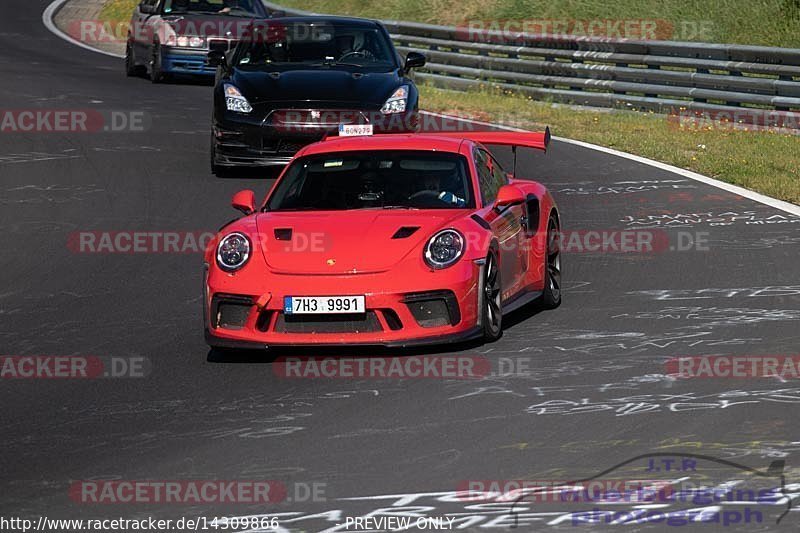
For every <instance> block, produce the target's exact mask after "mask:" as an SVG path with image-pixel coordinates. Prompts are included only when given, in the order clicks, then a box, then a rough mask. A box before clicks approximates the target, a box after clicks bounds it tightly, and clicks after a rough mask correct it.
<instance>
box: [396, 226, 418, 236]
mask: <svg viewBox="0 0 800 533" xmlns="http://www.w3.org/2000/svg"><path fill="white" fill-rule="evenodd" d="M418 229H419V226H403V227H402V228H400V229H398V230H397V231H396V232H395V233H394V235H392V239H405V238H406V237H411V236H412V235H414V233H416V231H417V230H418Z"/></svg>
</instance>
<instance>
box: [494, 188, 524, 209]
mask: <svg viewBox="0 0 800 533" xmlns="http://www.w3.org/2000/svg"><path fill="white" fill-rule="evenodd" d="M524 201H525V194H524V193H523V192H522V191H521V190H520V189H519V188H518V187H515V186H514V185H503V186H502V187H500V190H499V191H497V199H496V200H495V201H494V208H495V209H501V208H503V207H509V206H512V205H517V204H521V203H523V202H524Z"/></svg>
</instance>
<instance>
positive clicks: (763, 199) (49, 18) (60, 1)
mask: <svg viewBox="0 0 800 533" xmlns="http://www.w3.org/2000/svg"><path fill="white" fill-rule="evenodd" d="M68 1H69V0H55V1H54V2H53V3H52V4H50V5H49V6H47V9H45V10H44V13H43V14H42V22H44V25H45V26H46V27H47V29H49V30H50V31H51V32H53V33H54V34H55V35H57V36H58V37H61V38H62V39H64V40H65V41H68V42H70V43H72V44H74V45H76V46H80V47H81V48H85V49H87V50H91V51H93V52H97V53H100V54H104V55H107V56H111V57H117V58H124V57H125V56H124V55H120V54H113V53H111V52H105V51H103V50H99V49H97V48H93V47H91V46H89V45H87V44H85V43H82V42H80V41H78V40H77V39H73V38H72V37H70V36H69V35H67V34H66V33H64V32H62V31H61V30H60V29H58V28H57V27H56V25H55V23H54V22H53V16H54V14H55V13H56V12H57V11H58V10H59V9H60V8H61V6H62V5H64V4H65V3H66V2H68ZM423 113H426V114H428V115H431V116H434V117H440V118H449V119H456V120H460V121H462V122H470V123H472V124H478V125H481V126H489V127H492V128H497V129H501V130H506V131H518V132H524V131H528V130H524V129H522V128H514V127H511V126H503V125H501V124H492V123H491V122H484V121H481V120H472V119H468V118H463V117H454V116H451V115H445V114H442V113H433V112H431V111H423ZM553 139H555V140H557V141H560V142H564V143H569V144H573V145H575V146H580V147H582V148H588V149H589V150H595V151H598V152H603V153H606V154H609V155H613V156H616V157H622V158H624V159H630V160H631V161H636V162H637V163H641V164H643V165H649V166H651V167H655V168H658V169H661V170H664V171H666V172H671V173H673V174H677V175H679V176H684V177H686V178H689V179H693V180H695V181H699V182H701V183H705V184H706V185H711V186H712V187H717V188H718V189H722V190H725V191H728V192H730V193H733V194H738V195H739V196H742V197H744V198H748V199H750V200H753V201H755V202H758V203H761V204H764V205H767V206H769V207H772V208H775V209H778V210H780V211H784V212H786V213H791V214H793V215H799V216H800V205H794V204H790V203H789V202H784V201H783V200H778V199H777V198H771V197H769V196H766V195H763V194H760V193H757V192H754V191H751V190H749V189H745V188H744V187H739V186H738V185H732V184H730V183H725V182H724V181H719V180H715V179H714V178H710V177H708V176H704V175H702V174H698V173H696V172H692V171H691V170H685V169H682V168H679V167H675V166H672V165H668V164H666V163H661V162H659V161H654V160H652V159H647V158H646V157H641V156H638V155H633V154H629V153H627V152H620V151H619V150H614V149H612V148H606V147H604V146H598V145H596V144H591V143H587V142H583V141H576V140H573V139H567V138H564V137H553Z"/></svg>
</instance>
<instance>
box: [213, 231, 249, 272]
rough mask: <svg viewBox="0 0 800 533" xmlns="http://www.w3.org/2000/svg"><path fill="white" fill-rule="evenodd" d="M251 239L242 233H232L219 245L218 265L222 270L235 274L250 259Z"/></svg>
mask: <svg viewBox="0 0 800 533" xmlns="http://www.w3.org/2000/svg"><path fill="white" fill-rule="evenodd" d="M250 251H251V246H250V239H248V238H247V236H246V235H244V234H242V233H231V234H229V235H226V236H225V237H223V238H222V239H221V240H220V241H219V244H218V245H217V265H219V267H220V268H221V269H222V270H225V271H227V272H234V271H236V270H239V269H240V268H242V267H243V266H244V265H245V263H247V260H248V259H250Z"/></svg>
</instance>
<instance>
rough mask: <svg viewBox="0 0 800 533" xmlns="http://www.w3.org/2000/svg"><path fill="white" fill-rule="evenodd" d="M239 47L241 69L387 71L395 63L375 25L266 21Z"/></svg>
mask: <svg viewBox="0 0 800 533" xmlns="http://www.w3.org/2000/svg"><path fill="white" fill-rule="evenodd" d="M242 46H243V49H242V50H241V51H240V53H239V54H237V61H236V66H237V67H238V68H241V69H244V70H261V69H266V70H273V69H274V68H276V67H280V66H289V67H291V66H293V65H294V66H308V65H318V66H330V67H335V66H345V67H382V68H384V69H390V68H393V67H394V66H395V63H396V58H395V57H394V52H393V48H392V46H391V44H390V43H389V42H388V39H387V38H386V36H385V34H384V33H383V32H382V31H381V30H380V29H379V28H378V27H376V26H356V25H346V24H331V23H326V22H322V23H319V22H314V23H308V22H288V23H284V22H280V21H277V20H276V21H269V22H268V23H265V24H261V25H259V26H258V27H257V28H256V29H255V30H254V31H253V32H252V35H251V36H249V37H248V38H247V39H244V40H243V43H242Z"/></svg>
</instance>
